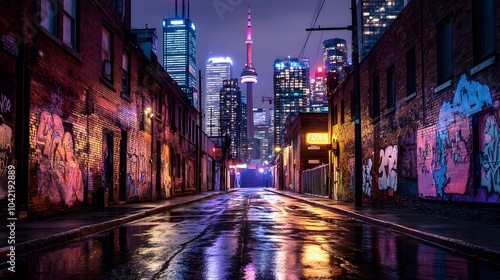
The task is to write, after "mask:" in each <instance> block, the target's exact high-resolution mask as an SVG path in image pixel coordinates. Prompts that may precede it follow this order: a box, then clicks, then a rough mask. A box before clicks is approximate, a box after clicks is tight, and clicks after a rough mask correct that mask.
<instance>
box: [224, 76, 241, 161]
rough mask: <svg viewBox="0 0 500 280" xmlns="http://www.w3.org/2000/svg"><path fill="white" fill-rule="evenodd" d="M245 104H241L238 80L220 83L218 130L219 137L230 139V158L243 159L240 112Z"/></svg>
mask: <svg viewBox="0 0 500 280" xmlns="http://www.w3.org/2000/svg"><path fill="white" fill-rule="evenodd" d="M245 105H246V104H245V103H242V102H241V90H240V87H239V85H238V79H227V80H224V81H223V82H222V88H221V90H220V128H221V136H225V135H228V136H229V138H230V139H231V145H230V149H231V153H230V154H231V158H232V159H240V160H242V159H244V156H243V155H242V154H241V153H242V150H243V149H242V146H243V143H242V142H243V141H242V140H243V136H242V128H244V127H245V125H244V120H243V115H242V112H243V111H244V110H243V108H242V107H243V106H245Z"/></svg>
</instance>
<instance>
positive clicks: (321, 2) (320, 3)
mask: <svg viewBox="0 0 500 280" xmlns="http://www.w3.org/2000/svg"><path fill="white" fill-rule="evenodd" d="M325 1H326V0H318V3H317V5H316V11H315V12H314V16H313V19H312V20H311V28H313V27H314V26H315V25H316V22H317V21H318V18H319V15H320V14H321V10H322V9H323V5H324V4H325ZM311 33H312V32H311V31H309V33H308V34H307V38H306V41H305V42H304V46H302V50H301V51H300V53H299V55H298V58H301V57H302V56H303V55H304V50H305V49H306V46H307V42H308V41H309V37H311Z"/></svg>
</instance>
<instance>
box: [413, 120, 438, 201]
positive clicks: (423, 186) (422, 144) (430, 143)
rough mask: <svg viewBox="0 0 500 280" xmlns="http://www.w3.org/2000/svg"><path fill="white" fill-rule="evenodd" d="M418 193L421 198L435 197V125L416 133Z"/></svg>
mask: <svg viewBox="0 0 500 280" xmlns="http://www.w3.org/2000/svg"><path fill="white" fill-rule="evenodd" d="M417 147H418V148H417V150H418V151H417V166H418V172H417V176H418V177H417V178H418V193H419V196H422V197H436V196H437V189H436V185H435V184H434V178H433V171H434V167H435V165H436V160H437V155H436V125H432V126H430V127H427V128H424V129H421V130H419V131H418V132H417Z"/></svg>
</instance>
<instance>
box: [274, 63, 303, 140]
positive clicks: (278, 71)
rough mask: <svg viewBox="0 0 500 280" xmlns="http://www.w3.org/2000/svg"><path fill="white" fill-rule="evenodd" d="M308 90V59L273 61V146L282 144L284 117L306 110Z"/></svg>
mask: <svg viewBox="0 0 500 280" xmlns="http://www.w3.org/2000/svg"><path fill="white" fill-rule="evenodd" d="M309 90H310V89H309V59H306V58H301V59H298V58H278V59H276V60H275V61H274V145H275V147H276V146H282V144H283V131H284V128H285V120H286V118H287V117H288V116H289V115H292V114H297V113H301V112H306V111H307V110H308V105H309V103H308V101H309Z"/></svg>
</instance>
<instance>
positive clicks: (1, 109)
mask: <svg viewBox="0 0 500 280" xmlns="http://www.w3.org/2000/svg"><path fill="white" fill-rule="evenodd" d="M10 107H11V104H10V99H9V98H7V96H5V95H3V94H0V113H9V112H10Z"/></svg>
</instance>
